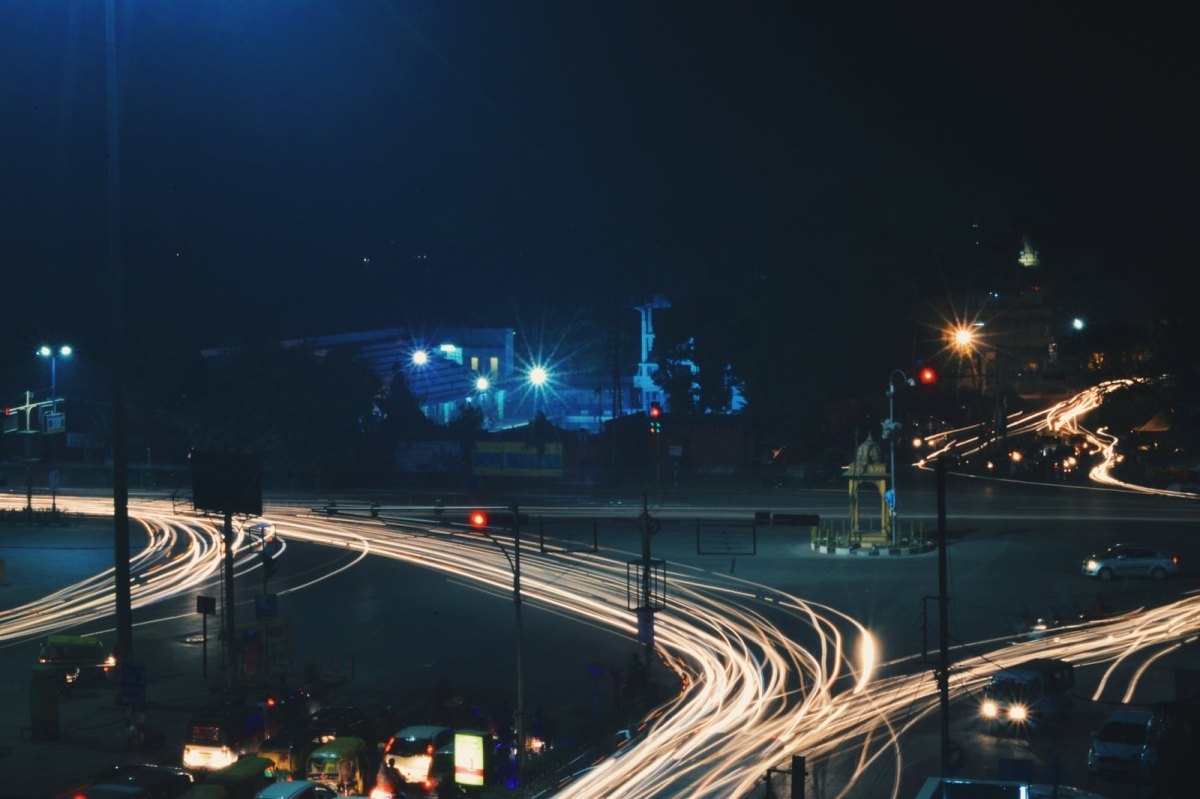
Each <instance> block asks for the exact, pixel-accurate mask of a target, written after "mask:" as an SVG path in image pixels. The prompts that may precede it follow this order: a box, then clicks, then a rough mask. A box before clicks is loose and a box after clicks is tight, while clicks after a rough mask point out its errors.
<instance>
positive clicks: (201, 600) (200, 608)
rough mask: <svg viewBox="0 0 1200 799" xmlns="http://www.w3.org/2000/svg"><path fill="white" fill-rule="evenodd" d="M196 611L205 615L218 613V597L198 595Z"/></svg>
mask: <svg viewBox="0 0 1200 799" xmlns="http://www.w3.org/2000/svg"><path fill="white" fill-rule="evenodd" d="M196 612H197V613H203V614H204V615H205V616H215V615H217V598H216V597H215V596H204V595H203V594H201V595H200V596H198V597H196Z"/></svg>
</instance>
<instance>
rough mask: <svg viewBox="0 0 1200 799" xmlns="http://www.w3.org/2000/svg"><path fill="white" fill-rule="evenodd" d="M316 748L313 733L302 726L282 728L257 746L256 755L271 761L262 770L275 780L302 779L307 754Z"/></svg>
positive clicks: (306, 762)
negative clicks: (282, 729) (264, 769)
mask: <svg viewBox="0 0 1200 799" xmlns="http://www.w3.org/2000/svg"><path fill="white" fill-rule="evenodd" d="M316 748H317V742H316V741H315V740H313V734H312V733H311V732H310V731H309V730H307V729H304V728H302V727H294V728H291V729H288V730H284V731H283V732H281V733H279V734H278V735H273V736H271V737H270V738H268V739H267V740H266V741H263V744H262V746H260V747H258V756H259V757H265V758H267V759H268V760H270V761H271V765H270V766H268V767H267V769H266V771H265V772H264V773H265V774H266V776H267V778H268V779H272V780H275V781H276V782H286V781H287V780H302V779H304V773H305V772H304V769H305V767H306V766H307V765H308V756H309V755H310V754H312V751H313V750H314V749H316Z"/></svg>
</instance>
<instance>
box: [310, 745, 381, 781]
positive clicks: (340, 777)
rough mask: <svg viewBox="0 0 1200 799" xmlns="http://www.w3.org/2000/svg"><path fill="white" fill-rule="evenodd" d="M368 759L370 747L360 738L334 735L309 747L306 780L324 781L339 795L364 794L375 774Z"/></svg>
mask: <svg viewBox="0 0 1200 799" xmlns="http://www.w3.org/2000/svg"><path fill="white" fill-rule="evenodd" d="M371 759H372V752H371V749H370V747H368V746H367V742H366V741H364V740H363V739H362V738H354V737H349V736H346V737H341V738H337V739H335V740H332V741H330V742H329V743H326V744H321V745H320V746H318V747H317V748H316V749H314V750H313V751H312V754H310V755H309V756H308V766H307V768H306V770H305V771H306V776H307V778H308V781H309V782H319V783H321V784H322V785H328V786H329V787H330V788H332V789H333V790H335V791H337V792H338V793H339V794H341V795H343V796H365V795H366V793H367V791H368V790H370V786H371V783H372V781H373V780H374V778H375V770H374V769H373V768H372V767H371Z"/></svg>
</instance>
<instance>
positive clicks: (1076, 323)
mask: <svg viewBox="0 0 1200 799" xmlns="http://www.w3.org/2000/svg"><path fill="white" fill-rule="evenodd" d="M1071 327H1073V328H1075V329H1076V330H1083V320H1082V319H1080V318H1079V317H1078V316H1076V317H1075V318H1074V319H1072V320H1071Z"/></svg>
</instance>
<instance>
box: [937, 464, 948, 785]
mask: <svg viewBox="0 0 1200 799" xmlns="http://www.w3.org/2000/svg"><path fill="white" fill-rule="evenodd" d="M937 515H938V645H939V648H940V652H939V653H938V674H937V678H938V679H937V682H938V705H939V707H940V710H941V743H942V747H941V763H942V770H941V774H942V776H943V777H946V776H949V767H950V635H949V632H948V631H947V629H946V627H947V625H948V624H949V616H950V614H949V613H948V610H947V606H948V604H949V597H947V596H946V572H947V569H946V459H945V458H938V459H937Z"/></svg>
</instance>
